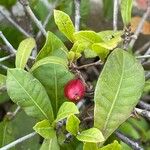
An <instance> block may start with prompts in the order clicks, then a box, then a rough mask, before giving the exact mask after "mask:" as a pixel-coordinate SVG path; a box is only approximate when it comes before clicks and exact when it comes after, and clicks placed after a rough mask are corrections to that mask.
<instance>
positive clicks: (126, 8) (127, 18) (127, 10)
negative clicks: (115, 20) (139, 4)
mask: <svg viewBox="0 0 150 150" xmlns="http://www.w3.org/2000/svg"><path fill="white" fill-rule="evenodd" d="M132 3H133V0H121V15H122V20H123V24H124V25H125V26H126V25H129V23H130V22H131V13H132Z"/></svg>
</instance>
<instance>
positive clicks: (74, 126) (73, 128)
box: [66, 115, 80, 136]
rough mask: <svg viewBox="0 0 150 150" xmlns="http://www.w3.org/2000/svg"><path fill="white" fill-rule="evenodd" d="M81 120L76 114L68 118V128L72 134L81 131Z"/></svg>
mask: <svg viewBox="0 0 150 150" xmlns="http://www.w3.org/2000/svg"><path fill="white" fill-rule="evenodd" d="M79 124H80V120H79V119H78V118H77V117H76V116H75V115H70V116H69V117H68V118H67V122H66V130H67V131H68V132H70V133H71V134H72V135H75V136H76V135H77V134H78V131H79Z"/></svg>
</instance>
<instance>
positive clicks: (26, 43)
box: [15, 38, 36, 69]
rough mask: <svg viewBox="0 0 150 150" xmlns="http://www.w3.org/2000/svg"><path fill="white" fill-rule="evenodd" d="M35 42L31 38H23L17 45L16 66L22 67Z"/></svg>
mask: <svg viewBox="0 0 150 150" xmlns="http://www.w3.org/2000/svg"><path fill="white" fill-rule="evenodd" d="M35 45H36V43H35V40H34V39H33V38H27V39H25V40H23V41H22V42H21V43H20V44H19V47H18V50H17V54H16V62H15V64H16V68H21V69H24V67H25V65H26V63H27V61H28V58H29V56H30V54H31V51H32V50H33V48H34V47H35Z"/></svg>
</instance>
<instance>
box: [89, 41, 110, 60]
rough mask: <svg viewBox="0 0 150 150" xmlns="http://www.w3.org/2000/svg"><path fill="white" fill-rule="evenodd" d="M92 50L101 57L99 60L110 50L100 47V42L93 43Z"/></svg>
mask: <svg viewBox="0 0 150 150" xmlns="http://www.w3.org/2000/svg"><path fill="white" fill-rule="evenodd" d="M92 50H93V51H94V52H95V53H96V54H97V55H98V56H99V57H100V58H101V60H104V59H105V58H106V57H107V55H108V54H109V52H110V51H109V50H108V49H106V48H104V47H102V46H101V44H100V43H95V44H93V45H92Z"/></svg>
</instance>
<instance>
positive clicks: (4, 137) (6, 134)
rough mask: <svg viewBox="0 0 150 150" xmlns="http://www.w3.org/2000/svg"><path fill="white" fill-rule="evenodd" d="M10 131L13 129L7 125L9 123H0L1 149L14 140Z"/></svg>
mask: <svg viewBox="0 0 150 150" xmlns="http://www.w3.org/2000/svg"><path fill="white" fill-rule="evenodd" d="M12 131H13V128H12V125H11V124H9V121H2V122H0V147H3V146H5V145H6V144H8V143H10V142H12V141H13V140H14V136H13V134H12Z"/></svg>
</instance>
